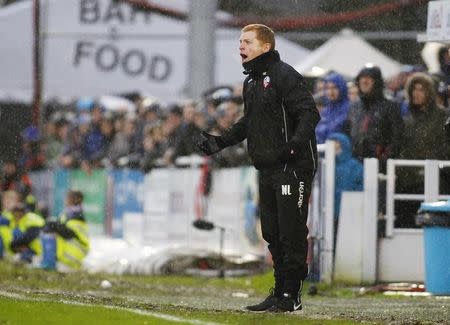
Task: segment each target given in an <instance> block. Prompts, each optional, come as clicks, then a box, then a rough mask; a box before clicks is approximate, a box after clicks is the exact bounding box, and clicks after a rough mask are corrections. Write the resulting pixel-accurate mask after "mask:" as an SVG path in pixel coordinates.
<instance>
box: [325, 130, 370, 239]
mask: <svg viewBox="0 0 450 325" xmlns="http://www.w3.org/2000/svg"><path fill="white" fill-rule="evenodd" d="M328 139H329V140H333V141H334V142H335V146H336V147H335V148H336V149H335V150H336V167H335V175H334V186H335V187H334V245H333V247H335V246H336V237H337V231H338V226H339V212H340V210H341V196H342V192H344V191H362V190H363V181H364V176H363V172H364V169H363V165H362V164H361V163H360V162H359V161H358V160H357V159H355V158H353V157H352V144H351V141H350V138H349V137H348V136H347V135H345V134H343V133H332V134H330V136H329V137H328Z"/></svg>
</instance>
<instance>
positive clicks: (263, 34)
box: [241, 24, 275, 50]
mask: <svg viewBox="0 0 450 325" xmlns="http://www.w3.org/2000/svg"><path fill="white" fill-rule="evenodd" d="M251 31H254V32H255V33H256V38H257V39H258V40H259V41H261V42H263V43H269V44H270V49H271V50H274V49H275V33H274V32H273V30H272V29H271V28H270V27H268V26H266V25H263V24H250V25H247V26H244V28H242V30H241V32H242V33H245V32H251Z"/></svg>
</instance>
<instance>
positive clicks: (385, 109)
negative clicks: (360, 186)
mask: <svg viewBox="0 0 450 325" xmlns="http://www.w3.org/2000/svg"><path fill="white" fill-rule="evenodd" d="M356 84H357V86H358V90H359V95H360V99H361V101H359V102H356V103H354V104H353V105H352V106H351V107H350V110H349V113H348V120H349V128H350V136H351V139H352V142H353V155H354V156H355V158H357V159H358V160H360V161H362V160H363V159H364V158H377V159H378V160H379V161H380V167H381V171H382V172H384V170H385V168H386V160H387V159H389V158H398V154H399V150H400V141H401V137H402V134H403V120H402V117H401V115H400V107H399V105H398V104H396V103H394V102H392V101H390V100H388V99H387V98H386V97H385V96H384V92H383V89H384V82H383V77H382V74H381V70H380V68H378V67H376V66H366V67H364V68H363V69H362V70H361V71H360V72H359V74H358V76H357V77H356Z"/></svg>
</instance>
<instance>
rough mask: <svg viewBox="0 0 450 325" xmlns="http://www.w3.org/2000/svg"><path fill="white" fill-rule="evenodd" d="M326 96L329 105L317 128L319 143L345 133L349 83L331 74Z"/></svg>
mask: <svg viewBox="0 0 450 325" xmlns="http://www.w3.org/2000/svg"><path fill="white" fill-rule="evenodd" d="M325 95H326V97H327V104H326V106H325V107H324V108H323V110H322V111H321V112H320V117H321V119H320V122H319V124H317V127H316V136H317V143H324V142H325V141H326V140H327V138H328V136H329V135H330V134H331V133H334V132H343V131H344V125H345V123H346V120H347V116H348V109H349V107H350V101H349V99H348V89H347V83H346V81H345V80H344V78H343V77H342V76H341V75H340V74H337V73H331V74H330V75H328V76H327V77H326V78H325Z"/></svg>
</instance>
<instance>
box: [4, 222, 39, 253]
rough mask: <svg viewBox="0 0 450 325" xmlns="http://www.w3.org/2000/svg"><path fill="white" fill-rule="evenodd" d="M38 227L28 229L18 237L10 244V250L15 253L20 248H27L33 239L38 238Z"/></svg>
mask: <svg viewBox="0 0 450 325" xmlns="http://www.w3.org/2000/svg"><path fill="white" fill-rule="evenodd" d="M40 229H41V228H39V227H30V228H28V229H27V230H26V231H25V232H24V233H23V234H21V235H20V236H19V237H17V238H16V239H14V240H13V241H12V242H11V249H12V250H13V251H14V252H16V251H17V250H18V248H20V247H22V246H28V244H30V243H31V242H32V241H33V240H34V239H35V238H37V237H38V236H39V232H40Z"/></svg>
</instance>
